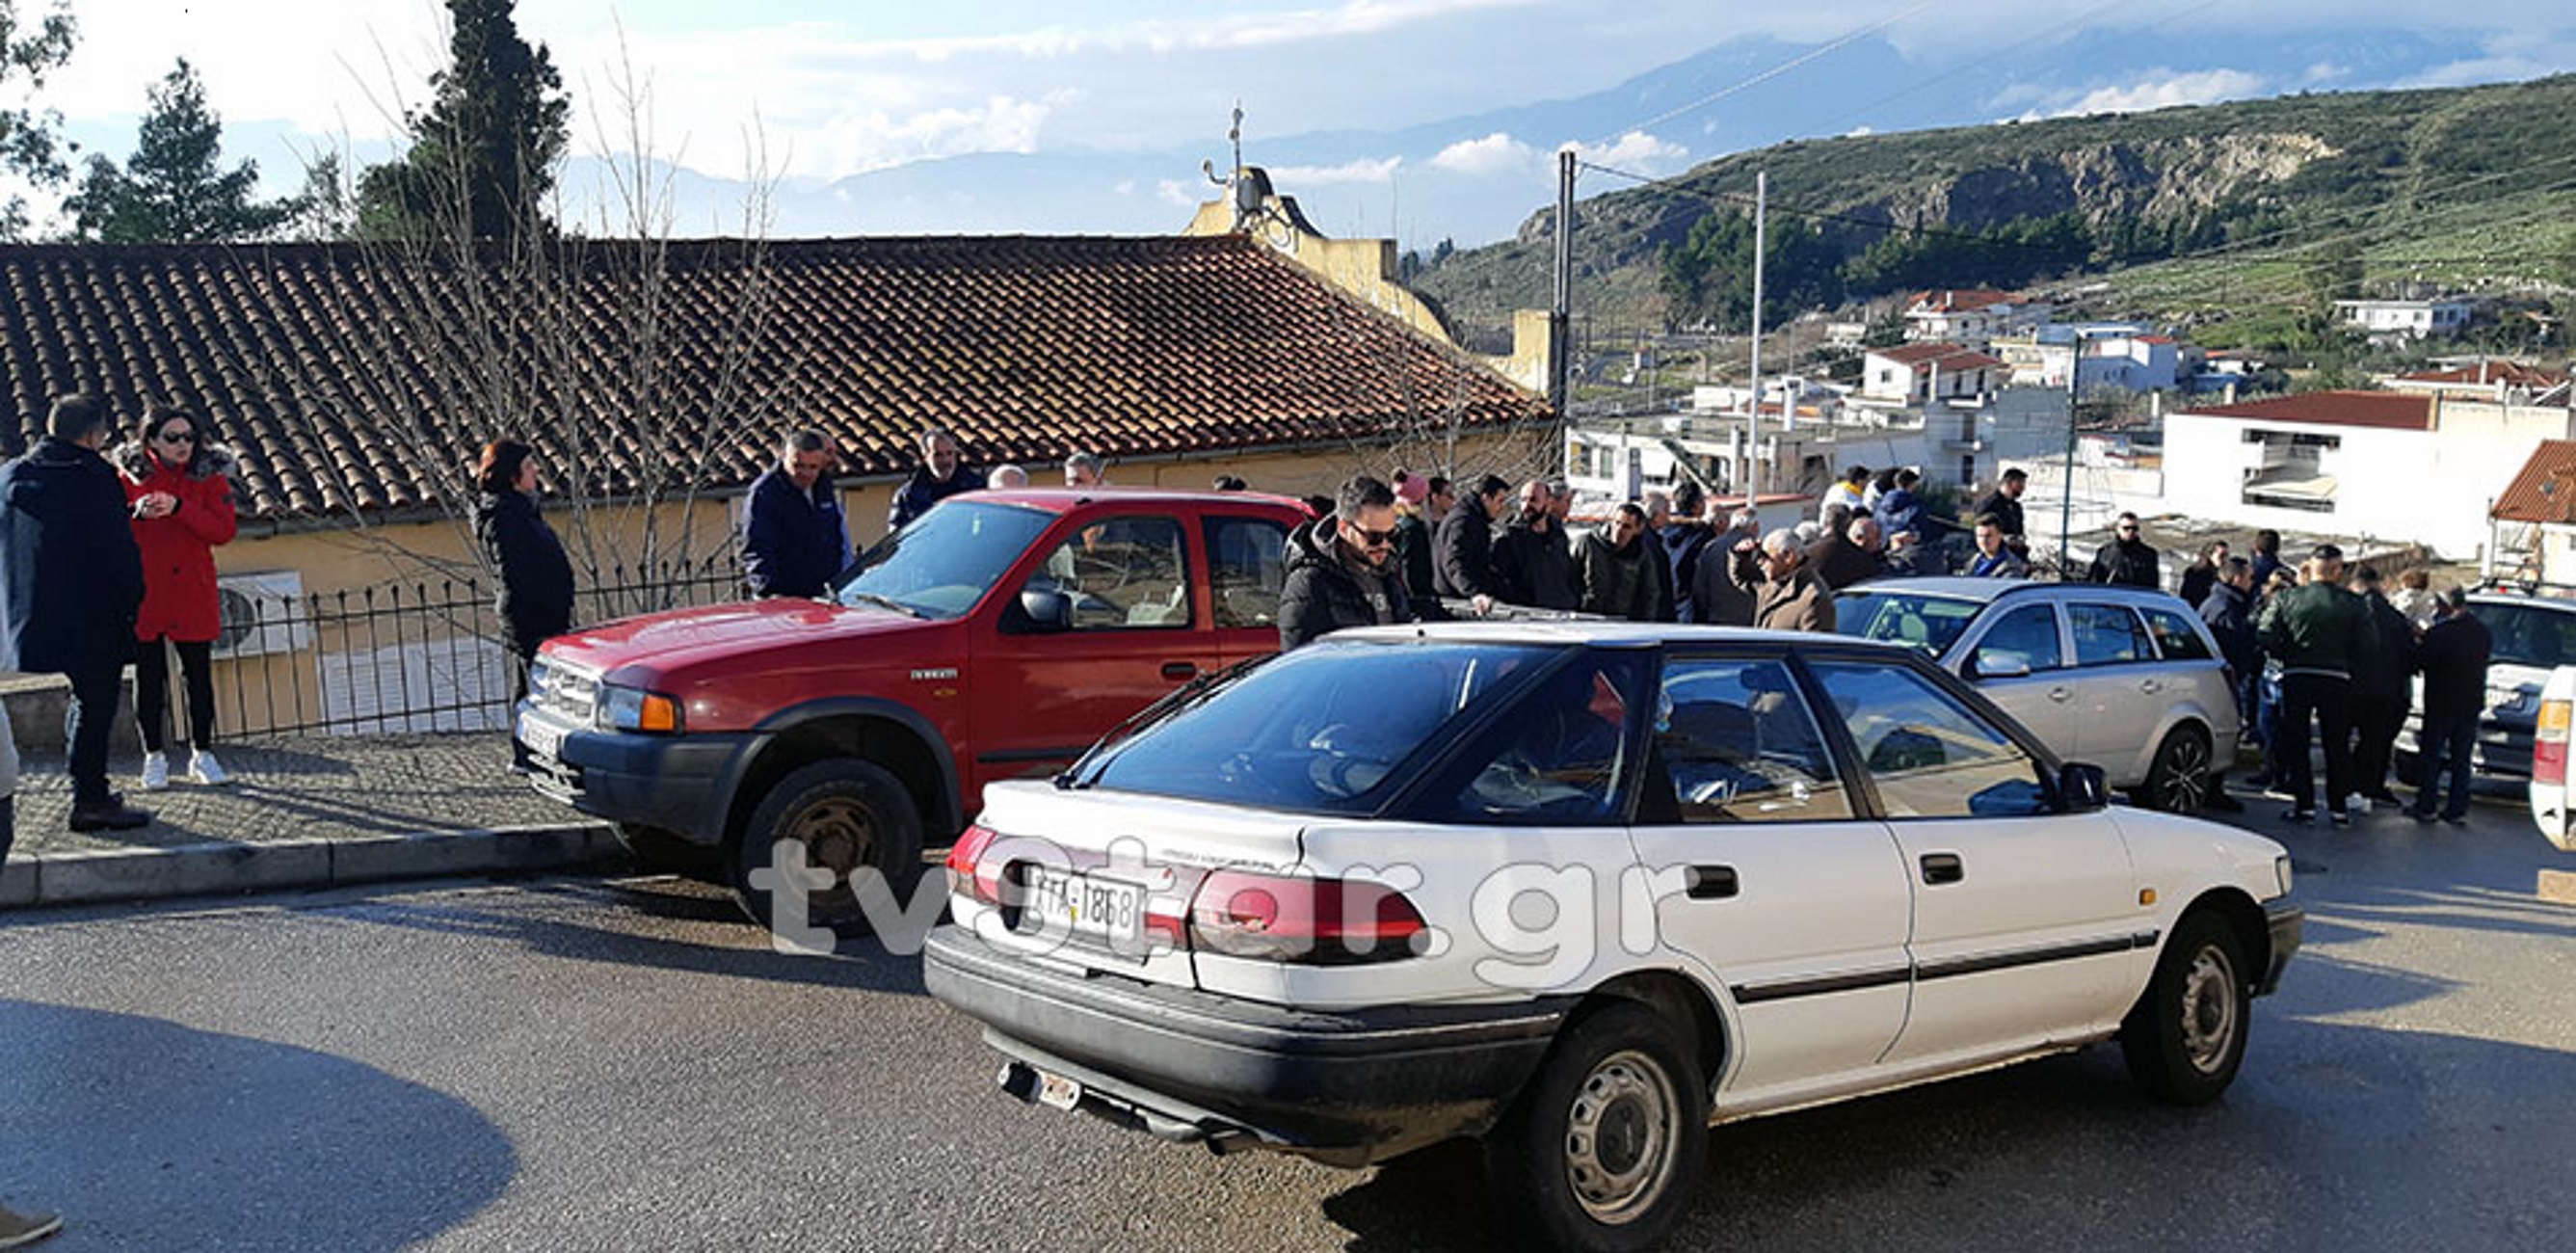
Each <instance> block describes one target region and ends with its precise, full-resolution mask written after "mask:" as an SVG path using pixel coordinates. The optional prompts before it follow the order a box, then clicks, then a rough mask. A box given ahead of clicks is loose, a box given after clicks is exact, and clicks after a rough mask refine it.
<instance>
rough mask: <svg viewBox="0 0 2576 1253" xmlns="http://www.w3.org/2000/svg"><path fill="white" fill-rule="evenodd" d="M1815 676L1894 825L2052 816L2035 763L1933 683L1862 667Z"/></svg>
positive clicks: (1840, 667) (1827, 669)
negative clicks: (1904, 820)
mask: <svg viewBox="0 0 2576 1253" xmlns="http://www.w3.org/2000/svg"><path fill="white" fill-rule="evenodd" d="M1816 677H1817V678H1818V679H1819V680H1820V681H1822V682H1823V683H1824V685H1825V691H1826V692H1827V693H1828V694H1829V695H1830V696H1831V697H1832V699H1833V702H1834V710H1835V712H1836V714H1837V715H1838V716H1840V717H1841V718H1842V721H1843V725H1844V726H1845V727H1847V728H1849V729H1850V731H1851V737H1852V742H1853V743H1854V744H1856V745H1857V746H1858V747H1859V749H1860V759H1861V764H1862V766H1863V768H1865V769H1866V770H1867V771H1868V772H1869V779H1870V782H1871V783H1872V784H1873V785H1874V786H1875V787H1876V788H1877V790H1878V803H1879V805H1880V807H1881V808H1883V809H1885V810H1886V811H1887V816H1888V817H1890V818H1967V817H1979V818H1996V817H2015V816H2023V815H2029V814H2041V813H2047V812H2049V805H2048V794H2047V791H2046V789H2045V788H2044V787H2043V786H2042V785H2041V782H2040V773H2039V763H2038V762H2036V761H2034V760H2032V758H2031V756H2030V754H2028V753H2026V752H2023V751H2022V749H2021V746H2020V745H2018V744H2015V743H2013V741H2012V739H2011V737H2009V736H2007V735H2005V734H2004V733H2003V732H2002V731H2001V730H1999V729H1997V728H1996V727H1994V726H1993V725H1991V724H1989V723H1988V722H1987V721H1986V720H1985V719H1984V718H1983V717H1981V716H1979V715H1978V714H1977V713H1976V712H1975V711H1974V710H1971V709H1969V708H1968V707H1967V706H1966V705H1964V704H1961V703H1960V702H1959V701H1957V700H1955V699H1953V698H1952V697H1951V696H1950V694H1949V693H1947V692H1944V691H1942V690H1941V689H1940V688H1938V687H1936V686H1934V685H1933V683H1932V682H1931V681H1930V680H1929V679H1926V678H1924V677H1923V676H1922V675H1919V674H1916V673H1914V672H1913V671H1911V670H1907V669H1904V668H1902V667H1898V666H1891V665H1885V664H1871V663H1866V662H1824V663H1820V664H1818V665H1817V666H1816Z"/></svg>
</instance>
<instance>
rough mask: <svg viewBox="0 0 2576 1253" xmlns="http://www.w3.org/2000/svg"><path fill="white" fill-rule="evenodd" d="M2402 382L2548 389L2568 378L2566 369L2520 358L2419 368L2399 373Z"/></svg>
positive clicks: (2535, 389) (2536, 389)
mask: <svg viewBox="0 0 2576 1253" xmlns="http://www.w3.org/2000/svg"><path fill="white" fill-rule="evenodd" d="M2397 378H2398V381H2399V382H2401V383H2452V384H2461V385H2466V386H2471V387H2492V386H2494V385H2496V384H2498V383H2502V384H2504V385H2505V386H2507V387H2515V388H2528V389H2531V390H2534V391H2546V390H2548V389H2549V388H2552V387H2556V386H2558V385H2559V384H2561V383H2564V382H2566V381H2567V374H2566V372H2565V371H2563V370H2545V369H2542V368H2540V367H2538V366H2529V365H2524V364H2522V363H2521V362H2518V361H2481V362H2479V363H2477V364H2476V365H2465V366H2461V367H2460V368H2458V369H2456V370H2419V371H2417V372H2416V373H2413V374H2401V375H2399V376H2397Z"/></svg>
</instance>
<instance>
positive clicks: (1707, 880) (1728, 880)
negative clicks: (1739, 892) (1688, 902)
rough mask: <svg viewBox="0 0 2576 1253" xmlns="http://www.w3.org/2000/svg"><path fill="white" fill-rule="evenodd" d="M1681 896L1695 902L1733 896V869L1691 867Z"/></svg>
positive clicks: (1724, 867)
mask: <svg viewBox="0 0 2576 1253" xmlns="http://www.w3.org/2000/svg"><path fill="white" fill-rule="evenodd" d="M1688 876H1689V882H1687V883H1686V884H1684V885H1683V888H1682V894H1683V895H1685V896H1688V897H1690V898H1691V899H1692V900H1695V901H1715V900H1723V899H1725V898H1727V897H1730V896H1733V895H1735V890H1736V883H1735V867H1733V866H1693V867H1691V868H1690V870H1689V872H1688Z"/></svg>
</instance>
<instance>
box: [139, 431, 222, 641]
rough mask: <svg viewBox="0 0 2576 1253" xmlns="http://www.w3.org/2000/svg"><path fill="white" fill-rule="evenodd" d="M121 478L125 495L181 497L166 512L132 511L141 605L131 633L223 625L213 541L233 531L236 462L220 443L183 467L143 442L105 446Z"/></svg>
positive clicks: (198, 630)
mask: <svg viewBox="0 0 2576 1253" xmlns="http://www.w3.org/2000/svg"><path fill="white" fill-rule="evenodd" d="M108 460H109V461H111V462H113V463H115V465H116V469H117V473H118V474H119V475H121V476H122V477H123V478H124V479H125V503H126V504H127V505H128V506H131V505H132V504H133V503H134V502H135V501H137V500H140V499H142V498H143V497H144V495H146V494H147V493H151V492H168V493H170V494H171V495H173V496H176V497H178V498H179V509H178V512H176V513H173V514H171V515H170V516H168V517H166V518H136V519H134V542H135V544H137V545H138V546H140V547H141V548H142V549H143V610H142V612H141V613H139V614H137V615H135V619H134V638H135V639H137V640H142V641H150V640H157V639H160V638H161V637H162V636H165V635H166V636H169V637H170V638H171V639H174V640H180V641H185V642H194V641H199V640H211V639H213V638H215V637H216V636H217V635H219V634H221V633H222V632H223V604H222V601H221V599H220V598H219V597H217V596H216V594H215V546H216V545H218V544H229V543H231V542H232V539H233V531H234V529H235V519H234V517H233V487H232V475H233V471H234V469H235V468H236V466H237V465H238V464H239V463H238V462H236V461H235V460H234V458H233V455H232V453H231V452H229V451H227V450H226V449H224V448H223V447H221V446H220V445H208V446H207V447H205V448H202V449H200V450H199V451H198V452H197V455H196V456H195V457H194V458H192V459H191V460H190V462H189V464H188V465H187V466H185V467H172V466H168V465H165V464H163V463H162V461H161V458H160V457H159V456H158V455H156V454H154V453H152V452H150V451H148V450H146V449H145V448H144V447H143V446H142V445H140V444H125V445H121V446H119V447H118V448H117V449H116V451H114V452H112V453H109V454H108Z"/></svg>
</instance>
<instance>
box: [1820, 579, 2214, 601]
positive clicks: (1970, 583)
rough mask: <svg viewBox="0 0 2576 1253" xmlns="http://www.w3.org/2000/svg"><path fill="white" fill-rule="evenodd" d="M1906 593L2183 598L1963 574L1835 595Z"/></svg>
mask: <svg viewBox="0 0 2576 1253" xmlns="http://www.w3.org/2000/svg"><path fill="white" fill-rule="evenodd" d="M1863 592H1869V593H1879V592H1905V593H1911V594H1913V595H1917V596H1938V597H1943V598H1946V599H1950V600H1970V601H1975V602H1977V603H1978V604H1991V603H1993V602H1995V601H1998V600H2002V599H2004V598H2005V597H2007V596H2050V595H2055V596H2085V597H2096V596H2106V597H2111V598H2113V599H2119V600H2155V601H2161V602H2170V603H2172V604H2177V605H2179V604H2181V603H2182V598H2181V597H2179V596H2176V595H2174V594H2173V593H2171V592H2168V591H2164V590H2162V589H2159V588H2145V587H2126V586H2123V585H2120V584H2117V583H2060V582H2056V581H2053V580H2045V579H1980V578H1972V577H1969V576H1967V575H1961V574H1947V575H1935V576H1931V577H1925V578H1908V579H1871V580H1870V581H1868V582H1866V583H1856V584H1853V585H1852V586H1850V587H1846V588H1843V589H1842V590H1841V591H1839V592H1837V593H1835V594H1836V595H1838V596H1849V595H1853V594H1855V593H1863Z"/></svg>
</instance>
